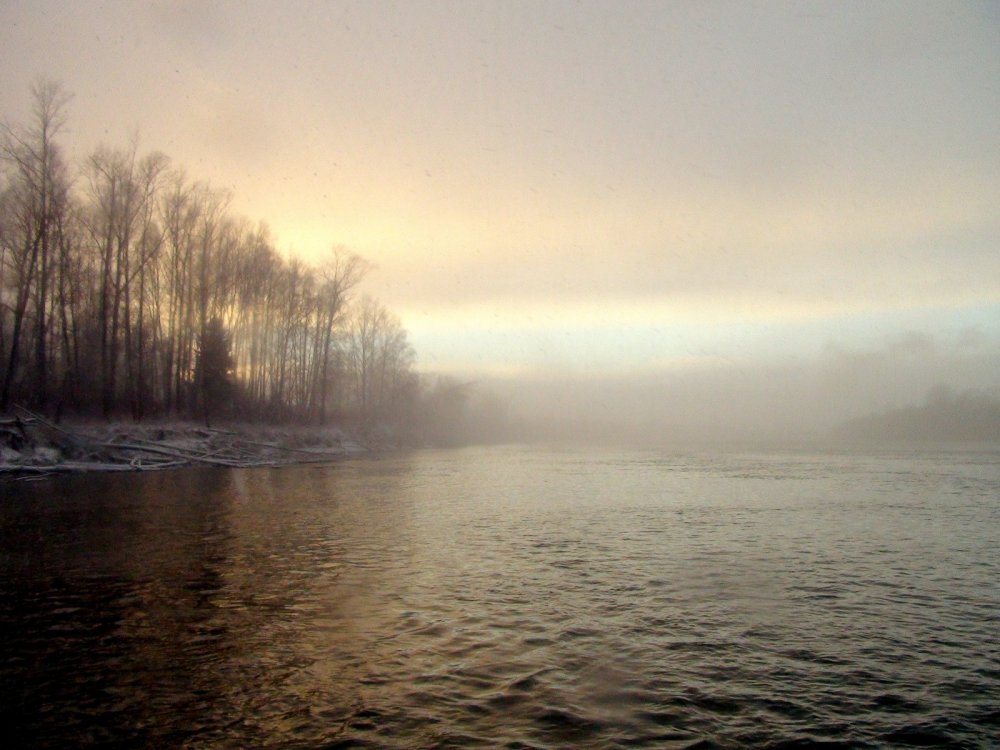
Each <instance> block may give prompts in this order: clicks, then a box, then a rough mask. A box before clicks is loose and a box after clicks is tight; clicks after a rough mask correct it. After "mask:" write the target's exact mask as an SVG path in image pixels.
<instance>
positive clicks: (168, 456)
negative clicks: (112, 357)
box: [0, 409, 385, 477]
mask: <svg viewBox="0 0 1000 750" xmlns="http://www.w3.org/2000/svg"><path fill="white" fill-rule="evenodd" d="M384 443H385V441H384V440H380V439H378V438H373V437H371V436H368V437H366V438H362V437H360V436H358V435H355V434H352V433H350V432H348V431H346V430H344V429H341V428H339V427H334V426H330V427H312V426H296V425H263V424H253V423H220V424H218V425H215V424H213V425H212V426H211V427H207V426H205V425H203V424H198V423H197V422H192V421H178V420H174V421H166V420H164V421H149V422H138V423H137V422H124V421H122V422H85V421H76V422H68V423H65V424H55V423H53V422H50V421H48V420H47V419H45V418H44V417H42V416H40V415H37V414H34V413H31V412H28V411H27V410H24V409H18V410H16V411H15V413H13V414H11V415H7V416H3V417H0V477H4V476H6V477H40V476H46V475H51V474H65V473H81V472H109V471H151V470H161V469H173V468H180V467H185V466H219V467H229V468H250V467H266V466H284V465H291V464H303V463H322V462H330V461H336V460H339V459H343V458H347V457H350V456H358V455H363V454H366V453H369V452H371V451H372V450H376V449H379V448H382V447H385V445H384Z"/></svg>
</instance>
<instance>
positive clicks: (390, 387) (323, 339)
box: [0, 81, 419, 423]
mask: <svg viewBox="0 0 1000 750" xmlns="http://www.w3.org/2000/svg"><path fill="white" fill-rule="evenodd" d="M32 94H33V111H32V114H31V118H30V120H29V121H28V122H27V124H24V125H5V126H4V127H3V132H2V136H0V138H2V140H0V154H2V166H0V170H2V171H0V409H7V408H8V407H9V406H10V405H11V404H14V403H20V404H24V405H26V406H29V407H31V408H33V409H35V410H37V411H40V412H43V413H47V414H51V415H56V416H61V415H63V414H71V413H72V414H80V415H100V416H104V417H111V416H131V417H132V418H134V419H142V418H145V417H150V416H157V417H165V416H182V417H192V416H197V417H205V418H206V419H207V418H209V417H211V416H218V417H229V416H238V417H239V418H241V419H258V420H286V419H297V420H304V421H310V422H316V423H321V422H324V421H327V420H328V419H330V418H332V417H337V418H340V419H343V418H352V419H360V420H364V421H367V422H369V423H371V422H373V421H377V420H382V419H393V420H401V419H405V418H406V417H407V415H408V414H409V413H410V412H413V411H414V410H415V409H417V402H418V390H419V384H418V381H417V378H416V376H415V374H414V373H413V363H414V352H413V350H412V348H411V347H410V345H409V343H408V341H407V336H406V332H405V330H404V329H403V328H402V327H401V325H400V323H399V320H398V319H397V318H396V317H395V316H393V315H392V314H391V313H390V312H388V311H387V310H386V309H385V308H384V307H383V306H382V305H381V304H379V303H378V302H376V301H374V300H372V299H369V298H364V299H361V300H359V301H356V300H354V299H352V295H353V293H354V291H355V290H356V288H357V286H358V284H359V282H360V281H361V280H362V278H363V276H364V275H365V272H366V270H367V268H368V266H367V264H366V263H365V261H363V260H362V259H361V258H359V257H358V256H356V255H353V254H351V253H349V252H346V251H343V250H336V249H335V250H332V251H331V253H330V255H329V257H328V258H326V259H325V260H323V261H322V262H320V263H318V264H315V265H311V264H307V263H304V262H302V261H301V260H298V259H295V258H292V259H286V258H284V257H283V256H282V255H281V254H280V253H279V252H278V251H277V250H276V249H275V246H274V243H273V241H272V239H271V237H270V236H269V234H268V231H267V229H266V228H265V227H263V226H259V225H253V224H251V223H250V222H249V221H247V220H246V219H244V218H242V217H240V216H237V215H234V213H233V212H232V211H231V210H230V209H229V200H230V199H229V196H228V195H227V194H226V193H225V192H224V191H220V190H218V189H215V188H213V187H211V186H209V185H207V184H205V183H203V182H199V181H196V180H192V179H190V178H189V177H188V176H186V174H185V173H184V171H183V170H182V169H179V168H176V167H174V166H172V165H171V163H170V161H169V160H168V158H167V157H165V156H164V155H162V154H160V153H151V154H146V155H140V154H139V153H138V148H137V145H136V144H135V143H131V144H129V145H128V146H127V147H125V148H118V149H115V148H109V147H106V146H101V147H99V148H97V149H96V150H94V151H93V153H91V154H90V156H88V157H87V158H86V160H85V161H84V162H83V163H81V164H77V165H70V164H68V163H67V161H66V159H65V158H64V156H63V151H62V150H61V149H60V146H59V135H60V131H61V129H62V128H63V125H64V120H65V114H66V107H67V103H68V100H69V97H68V96H67V94H66V93H65V92H64V90H63V89H62V87H61V86H60V85H59V84H56V83H52V82H48V81H43V82H40V83H37V84H36V85H35V86H34V87H33V89H32Z"/></svg>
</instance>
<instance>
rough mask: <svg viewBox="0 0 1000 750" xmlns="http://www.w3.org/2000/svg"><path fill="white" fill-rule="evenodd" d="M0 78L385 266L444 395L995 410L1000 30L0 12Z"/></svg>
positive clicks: (914, 23)
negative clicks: (514, 385)
mask: <svg viewBox="0 0 1000 750" xmlns="http://www.w3.org/2000/svg"><path fill="white" fill-rule="evenodd" d="M0 70H2V71H3V75H2V76H0V117H3V118H4V119H6V120H7V121H13V122H16V121H23V120H25V119H27V116H28V112H29V109H30V101H29V88H30V84H31V82H32V81H33V80H34V79H36V78H37V77H38V76H42V75H44V76H47V77H49V78H53V79H56V80H58V81H61V82H62V83H63V84H64V86H65V87H66V89H68V90H69V91H71V92H72V93H73V95H74V96H73V99H72V102H71V104H70V106H69V113H68V114H69V120H68V126H67V130H66V132H65V135H64V143H65V147H66V149H67V151H68V152H69V154H70V155H71V156H72V157H73V158H76V159H83V158H84V157H85V156H86V154H87V153H89V152H90V151H91V150H92V149H93V148H94V147H95V146H97V145H98V144H101V143H106V144H108V145H112V146H124V145H126V144H127V142H128V139H129V138H130V137H131V136H132V135H133V134H137V136H138V138H139V143H140V149H141V150H148V151H153V150H159V151H163V152H165V153H166V154H167V155H168V156H170V157H171V159H172V160H173V161H174V162H175V163H176V164H178V165H180V166H183V167H184V168H185V169H186V170H187V172H188V173H189V175H191V176H192V177H194V178H198V179H204V180H207V181H209V182H211V183H212V184H213V185H215V186H218V187H224V188H228V189H230V190H231V191H232V193H233V202H232V206H233V208H234V210H236V211H237V212H238V213H240V214H243V215H245V216H247V217H248V218H250V219H251V220H254V221H257V220H263V221H265V222H267V224H268V225H269V226H270V227H271V230H272V233H273V236H274V237H275V238H276V240H277V243H278V246H279V248H280V249H281V250H283V251H286V252H289V253H294V254H296V255H299V256H300V257H303V258H306V259H319V258H321V257H322V256H323V255H324V254H326V253H328V252H329V251H330V249H331V248H332V247H334V246H344V247H347V248H348V249H350V250H352V251H354V252H356V253H358V254H360V255H362V256H364V257H365V258H367V259H368V260H370V261H371V262H373V264H374V265H375V270H374V271H373V272H372V273H371V274H370V275H369V277H368V279H367V281H366V282H365V288H366V291H368V292H369V293H371V294H373V295H374V296H376V297H377V298H379V299H380V300H381V301H382V302H384V303H385V304H386V305H387V306H388V307H389V308H391V309H392V310H393V311H394V312H396V313H397V314H398V315H399V316H400V318H401V319H402V322H403V324H404V326H405V327H406V328H407V330H408V331H409V333H410V339H411V342H412V343H413V345H414V348H415V349H416V351H417V356H418V363H419V367H420V368H421V369H422V370H423V371H425V372H441V373H452V374H454V375H456V376H461V377H469V378H478V379H482V380H488V381H490V382H494V381H496V382H499V381H510V380H518V381H519V382H521V383H540V382H542V381H545V382H546V383H547V384H548V385H547V386H546V387H547V388H548V390H546V389H545V388H539V389H536V395H538V394H542V393H544V394H545V398H546V399H549V400H551V395H552V392H553V391H552V386H553V384H554V383H575V384H579V383H581V382H587V383H593V382H598V381H599V382H601V383H604V384H605V385H607V386H608V388H605V389H604V391H602V392H603V393H604V394H605V395H606V397H607V398H606V399H605V400H610V401H611V402H613V403H616V404H619V405H621V404H624V403H625V402H626V401H627V399H623V398H619V397H616V396H611V395H609V394H612V393H620V391H621V389H620V388H618V390H617V391H616V390H615V388H612V387H610V385H609V384H612V383H616V384H621V383H623V382H630V383H632V384H634V385H635V386H636V390H635V391H634V392H635V393H636V394H638V393H640V392H642V393H646V392H648V389H649V388H653V390H654V391H656V392H659V393H661V394H664V396H663V399H662V400H663V401H664V402H670V403H671V404H673V406H671V407H670V408H678V407H677V402H678V400H686V403H687V404H688V406H689V407H690V406H691V404H700V406H698V408H697V409H695V411H696V412H697V413H698V414H701V415H702V417H701V418H703V416H704V413H705V411H706V409H707V408H708V406H709V405H710V404H711V403H712V402H713V400H714V401H717V400H719V399H728V401H729V402H730V403H731V404H736V402H737V400H738V399H741V401H740V403H741V404H742V405H741V406H740V407H739V408H741V409H744V410H749V411H752V412H755V413H756V412H760V411H762V410H763V411H765V412H766V411H767V410H768V409H771V410H772V411H773V409H774V404H775V403H778V402H780V401H781V397H782V394H788V393H800V394H805V395H803V396H802V398H803V399H805V400H807V401H808V402H809V403H810V404H812V405H813V406H812V407H810V409H811V411H810V413H811V414H819V413H820V412H822V413H823V414H826V415H827V416H830V417H831V418H832V417H833V416H836V415H837V414H842V415H844V416H852V415H853V413H854V412H859V411H862V412H863V411H865V410H869V409H877V408H882V407H886V406H889V405H893V404H896V403H901V402H907V401H913V400H919V399H920V397H921V396H922V393H923V392H924V391H925V390H926V389H927V388H929V387H930V386H932V385H934V384H935V383H936V382H942V381H946V382H948V383H949V384H951V385H953V386H954V387H956V388H982V389H987V390H992V391H995V392H1000V210H998V208H997V207H998V206H1000V127H998V124H1000V4H998V3H996V2H961V3H959V2H865V3H861V2H808V1H806V2H752V1H751V0H746V1H744V2H701V1H698V2H685V1H683V0H676V1H673V2H588V1H586V0H584V1H581V2H540V1H539V2H517V1H509V2H484V1H479V2H476V1H469V2H399V3H396V2H305V1H302V2H291V3H286V2H277V1H274V2H210V1H206V2H201V1H199V2H194V1H191V2H181V1H177V2H166V1H163V0H154V1H152V2H96V1H94V0H81V1H80V2H74V3H65V2H44V1H39V0H30V1H24V2H21V1H19V0H0ZM848 365H849V366H848ZM838 378H840V380H838ZM842 381H843V382H842ZM734 382H740V383H743V384H744V385H747V384H751V383H756V384H757V385H756V386H755V387H756V390H755V391H753V393H745V394H744V395H742V396H737V395H734V393H735V390H739V389H735V390H734V387H733V383H734ZM650 383H652V384H656V385H652V386H651V385H648V384H650ZM843 383H848V385H844V384H843ZM639 384H647V385H646V386H642V387H640V385H639ZM713 384H714V385H713ZM647 386H648V387H647ZM615 387H616V388H617V387H618V386H615ZM643 389H646V390H643ZM557 390H558V388H557ZM585 391H586V389H585V388H584V389H582V390H580V391H579V393H584V392H585ZM574 392H576V391H574ZM837 394H840V395H837ZM579 399H582V400H584V401H586V402H587V403H591V404H592V403H595V402H596V401H599V400H600V399H599V398H597V397H595V396H594V395H593V393H590V394H589V395H586V396H583V395H580V396H579ZM636 403H637V404H641V403H643V399H642V398H638V397H637V399H636ZM820 407H822V408H820ZM636 408H639V409H641V408H642V407H641V406H637V407H636ZM663 408H664V409H666V408H667V407H663ZM691 408H694V407H691ZM793 411H794V410H793ZM828 412H830V413H831V414H827V413H828ZM697 418H699V417H697V416H695V417H692V419H697ZM824 418H825V417H824ZM793 421H794V420H793Z"/></svg>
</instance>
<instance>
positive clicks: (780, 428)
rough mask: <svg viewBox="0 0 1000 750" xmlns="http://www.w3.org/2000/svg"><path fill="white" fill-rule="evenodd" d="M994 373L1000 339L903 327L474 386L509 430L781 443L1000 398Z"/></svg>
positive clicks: (919, 432) (994, 431)
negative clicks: (783, 349)
mask: <svg viewBox="0 0 1000 750" xmlns="http://www.w3.org/2000/svg"><path fill="white" fill-rule="evenodd" d="M998 373H1000V341H998V340H997V338H996V337H995V336H994V337H992V338H990V337H987V336H985V335H983V334H981V333H978V332H976V331H972V330H965V331H962V332H960V333H958V334H957V335H955V336H953V337H951V338H950V339H945V340H938V339H935V338H934V337H932V336H930V335H928V334H925V333H918V332H908V333H905V334H903V335H900V336H898V337H894V338H892V339H891V340H887V341H885V342H884V344H883V345H882V346H880V347H879V348H869V349H852V348H847V347H845V346H843V345H838V344H835V343H830V344H828V345H827V346H826V347H825V348H824V349H823V351H822V352H821V353H820V354H819V355H818V356H816V357H814V358H811V359H805V358H802V359H785V360H780V361H779V360H775V361H770V362H763V361H759V360H747V361H743V362H740V361H728V362H721V361H719V362H714V363H697V364H693V365H691V366H689V367H685V368H676V369H673V370H669V371H668V370H661V371H650V372H644V373H631V374H629V373H622V374H617V375H610V374H604V375H600V374H592V375H587V374H581V373H576V374H562V375H557V374H549V375H537V376H534V377H532V376H520V377H494V378H486V379H482V380H480V381H478V382H477V389H478V390H479V391H480V392H481V393H483V394H489V395H490V397H491V399H490V400H492V398H495V399H496V400H497V401H499V402H500V403H502V404H503V405H504V406H505V408H506V410H507V414H508V415H509V417H510V420H511V425H510V432H509V435H510V436H511V437H514V438H518V439H520V438H526V439H547V440H557V441H561V440H585V441H597V442H602V441H604V442H621V441H629V442H637V441H638V442H641V441H645V442H653V443H657V442H685V441H692V440H694V441H712V442H716V441H747V440H751V441H752V440H766V441H779V442H780V441H794V440H800V439H809V440H824V439H858V438H862V439H863V438H865V437H866V436H865V435H864V434H853V433H851V432H850V431H848V430H845V427H847V426H848V423H850V422H851V421H852V420H857V419H858V418H861V417H870V416H875V417H878V416H882V415H884V414H885V413H887V412H891V411H893V410H898V409H903V408H906V407H914V406H923V405H925V404H928V403H931V402H934V401H935V399H937V400H940V399H941V398H942V394H944V398H946V399H955V398H960V397H965V398H970V397H971V398H974V399H976V400H978V402H979V403H986V404H992V405H994V406H1000V382H998V376H997V374H998ZM980 411H981V410H980ZM990 419H991V420H992V422H991V424H990V426H989V427H988V428H985V427H984V426H983V425H982V424H980V425H976V426H971V425H970V431H969V434H968V435H965V434H962V433H961V431H958V432H955V431H954V430H952V431H951V432H949V433H948V434H940V435H937V434H936V430H938V429H939V425H936V424H934V423H932V422H928V423H927V424H926V429H922V428H920V427H919V426H917V427H916V428H911V429H909V431H908V432H907V433H906V434H903V433H900V434H899V435H894V434H893V433H892V432H891V431H886V430H883V431H882V433H879V434H875V433H876V432H877V431H875V430H872V434H871V435H868V436H867V437H871V438H872V439H875V438H879V437H882V438H888V439H892V438H893V437H898V438H899V439H910V438H918V439H935V438H936V437H939V438H941V439H945V440H948V439H977V440H983V439H992V440H1000V414H998V413H994V414H993V415H992V416H991V417H990ZM486 427H490V426H489V425H487V426H486ZM984 430H986V431H985V432H984ZM486 432H488V430H486Z"/></svg>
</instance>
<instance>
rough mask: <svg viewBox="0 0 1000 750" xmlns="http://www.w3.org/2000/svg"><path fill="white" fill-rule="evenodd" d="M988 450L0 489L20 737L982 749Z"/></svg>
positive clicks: (450, 458)
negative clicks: (901, 746)
mask: <svg viewBox="0 0 1000 750" xmlns="http://www.w3.org/2000/svg"><path fill="white" fill-rule="evenodd" d="M998 458H1000V456H998V455H997V453H996V451H995V450H980V451H976V450H965V451H943V450H922V451H914V450H908V451H887V450H882V451H865V452H855V451H844V450H840V451H820V450H815V449H809V450H805V449H798V450H789V449H786V450H780V451H778V450H761V449H747V448H744V449H738V450H737V449H726V450H723V449H719V448H711V449H710V448H696V449H691V448H688V449H680V448H674V449H670V450H666V449H657V450H623V449H607V448H579V447H576V448H558V447H549V448H539V447H534V448H524V447H517V446H496V447H491V448H470V449H463V450H455V451H429V450H424V451H416V452H412V453H407V454H401V455H397V456H392V457H387V458H384V459H380V460H358V461H351V462H346V463H342V464H338V465H334V466H327V467H302V468H292V469H282V470H278V471H271V470H261V471H225V470H222V471H185V472H176V473H156V474H146V475H140V476H99V477H85V476H79V477H72V478H68V479H65V480H59V481H52V482H46V483H34V484H20V485H17V486H16V487H14V486H12V485H3V486H2V487H0V573H2V576H0V581H2V584H0V629H2V635H3V638H2V640H0V644H2V645H0V677H2V684H3V685H4V686H5V687H4V691H5V695H4V700H3V701H2V708H0V712H2V717H0V718H2V721H3V725H4V727H5V728H6V729H9V730H10V731H19V732H21V733H22V734H21V736H23V737H26V738H30V745H31V746H33V747H62V746H66V745H87V744H93V743H101V744H107V745H147V746H167V745H170V746H178V745H188V746H205V745H211V746H221V747H245V746H288V747H319V746H323V747H416V746H419V747H432V746H433V747H475V746H481V747H497V746H503V747H510V748H528V747H537V748H563V747H581V748H587V747H593V748H608V747H657V748H661V747H694V746H697V747H780V746H792V745H795V744H796V743H799V744H803V743H810V742H824V743H829V745H828V746H835V747H837V746H842V747H865V746H871V747H881V746H886V745H924V746H927V745H934V746H943V745H951V746H960V747H962V746H964V747H982V746H986V744H988V743H989V742H990V741H991V738H993V737H995V736H996V734H997V731H998V730H1000V714H998V712H997V704H996V694H997V692H998V691H1000V650H998V647H997V645H996V643H997V630H996V623H997V621H998V618H1000V608H998V606H1000V605H998V602H1000V588H998V581H1000V565H998V558H997V555H996V550H997V549H998V548H1000V505H998V498H1000V460H998Z"/></svg>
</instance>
